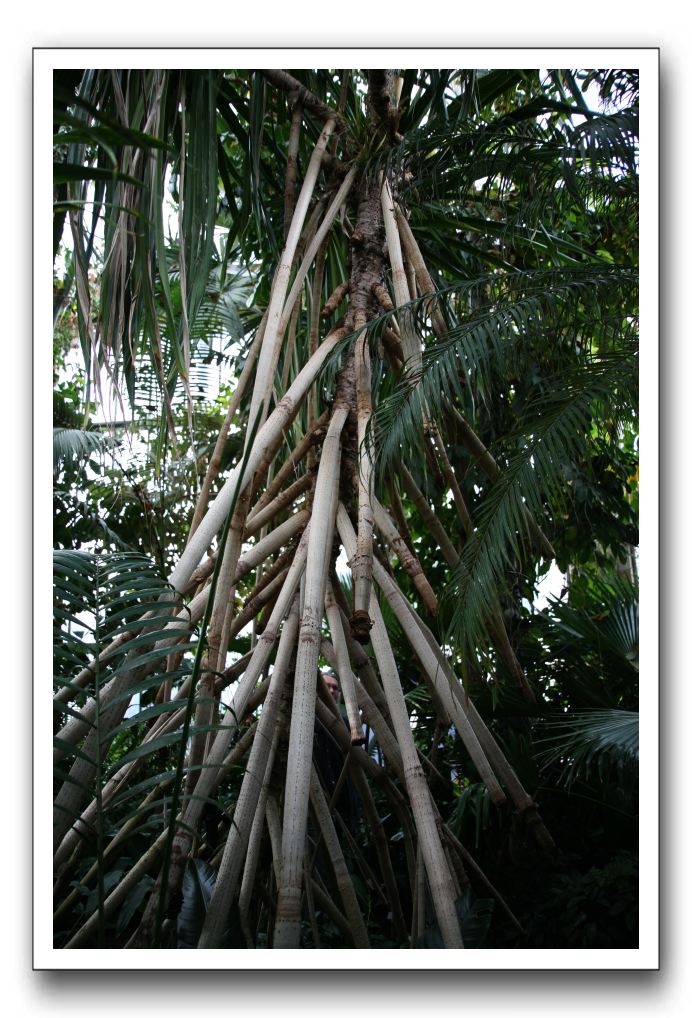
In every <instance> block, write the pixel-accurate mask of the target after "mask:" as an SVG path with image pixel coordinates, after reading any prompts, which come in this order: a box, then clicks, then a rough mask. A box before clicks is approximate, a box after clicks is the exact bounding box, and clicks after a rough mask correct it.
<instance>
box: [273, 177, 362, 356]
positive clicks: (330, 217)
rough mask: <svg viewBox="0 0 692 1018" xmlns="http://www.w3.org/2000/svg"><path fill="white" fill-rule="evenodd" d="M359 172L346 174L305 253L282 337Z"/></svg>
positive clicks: (288, 301) (289, 299)
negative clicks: (310, 272)
mask: <svg viewBox="0 0 692 1018" xmlns="http://www.w3.org/2000/svg"><path fill="white" fill-rule="evenodd" d="M357 172H358V168H357V167H356V166H352V167H351V169H350V170H349V171H348V173H347V174H346V176H345V177H344V179H343V181H342V184H341V187H340V188H339V190H338V191H337V193H336V196H335V198H334V199H333V200H332V202H331V204H330V206H329V208H328V209H327V211H326V212H325V214H324V219H323V220H322V222H321V223H320V226H319V229H318V231H317V233H316V234H315V236H314V237H313V239H312V241H311V242H310V244H309V246H308V249H307V251H306V252H305V257H304V258H303V260H302V262H301V265H300V268H299V269H298V272H297V273H296V278H295V279H294V280H293V284H292V285H291V289H290V291H289V294H288V297H287V298H286V303H285V305H284V308H283V311H282V313H281V321H280V323H279V335H280V336H281V335H283V333H284V331H285V329H286V326H287V325H288V321H289V317H290V315H291V312H292V311H293V306H294V304H295V302H296V301H297V299H298V294H299V293H300V290H301V287H302V285H303V283H304V282H305V277H306V276H307V274H308V271H309V269H310V266H311V265H312V263H313V261H314V260H315V256H316V255H317V253H318V251H319V249H320V247H321V246H322V244H323V242H324V241H325V240H326V238H327V234H328V233H329V231H330V229H331V228H332V224H333V222H334V220H335V219H336V217H337V214H338V212H339V209H340V208H341V206H342V205H343V203H344V201H345V200H346V197H347V196H348V192H349V191H350V190H351V188H352V187H353V182H354V180H355V179H356V174H357Z"/></svg>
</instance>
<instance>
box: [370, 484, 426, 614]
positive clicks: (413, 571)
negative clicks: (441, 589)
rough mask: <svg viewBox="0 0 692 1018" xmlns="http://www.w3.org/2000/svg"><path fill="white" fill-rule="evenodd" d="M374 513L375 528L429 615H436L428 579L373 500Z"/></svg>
mask: <svg viewBox="0 0 692 1018" xmlns="http://www.w3.org/2000/svg"><path fill="white" fill-rule="evenodd" d="M373 508H374V511H375V526H376V527H377V529H378V530H379V532H380V534H381V535H382V538H383V540H384V542H385V544H386V545H387V547H388V548H389V549H390V551H391V552H392V554H394V555H396V557H397V558H398V559H399V562H401V565H402V566H403V568H404V569H405V570H406V572H407V573H408V575H409V576H410V577H411V579H412V581H413V584H414V586H415V588H416V590H417V591H418V593H419V594H420V596H421V598H422V600H423V604H424V605H425V607H426V609H427V610H428V611H429V612H430V614H431V615H437V597H436V596H435V592H434V590H433V589H432V587H431V586H430V584H429V582H428V579H427V577H426V575H425V573H424V572H423V568H422V566H421V564H420V562H419V561H418V558H417V557H416V556H415V555H414V554H413V553H412V552H411V550H410V549H409V547H408V545H407V544H406V542H405V541H404V539H403V538H402V537H401V535H400V534H399V531H398V530H397V528H396V527H395V525H394V523H393V522H392V519H391V517H390V515H389V513H388V512H387V510H386V509H385V508H384V506H383V505H382V503H381V502H380V501H379V499H376V498H374V499H373Z"/></svg>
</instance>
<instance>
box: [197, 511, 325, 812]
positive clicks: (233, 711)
mask: <svg viewBox="0 0 692 1018" xmlns="http://www.w3.org/2000/svg"><path fill="white" fill-rule="evenodd" d="M311 525H312V524H309V525H308V527H306V529H305V533H304V534H303V537H302V538H301V542H300V544H299V545H298V548H297V549H296V553H295V556H294V559H293V562H292V564H291V567H290V569H289V571H288V575H287V576H286V579H285V580H284V584H283V587H282V588H281V593H280V594H279V597H278V599H277V602H276V604H275V606H274V610H273V611H272V613H271V617H270V619H269V622H268V623H267V625H266V627H265V629H264V631H263V633H262V635H261V636H260V638H259V640H258V641H257V645H256V647H255V650H254V652H253V655H252V659H251V661H250V664H249V666H248V669H247V671H246V672H245V674H244V675H243V678H242V679H241V681H240V683H239V684H238V688H237V689H236V691H235V693H234V694H233V698H232V700H231V703H230V705H229V709H228V710H227V711H226V713H225V715H224V718H223V720H222V722H221V725H220V726H219V730H218V732H217V735H216V738H215V739H214V742H213V745H212V747H211V752H210V754H209V756H208V758H207V760H206V761H205V767H204V770H203V771H202V774H201V776H200V778H199V781H198V783H197V789H196V794H197V795H198V796H200V799H199V800H198V799H194V800H192V802H190V804H189V805H188V809H187V810H186V813H185V822H186V823H187V824H188V825H189V826H190V827H191V828H192V829H195V828H196V826H197V821H198V819H199V813H200V811H201V808H202V806H203V802H202V801H201V800H202V799H204V797H205V796H208V795H209V794H210V792H211V791H212V789H213V788H214V787H215V785H216V782H217V781H218V773H217V772H218V769H219V767H220V766H221V763H222V760H223V757H224V754H225V753H226V750H227V748H228V744H229V742H230V741H231V737H232V735H233V733H234V732H235V730H236V728H237V726H238V719H239V718H241V717H242V716H243V713H244V711H245V707H246V705H247V702H248V699H249V697H250V695H251V693H252V690H253V688H254V686H255V684H256V682H257V680H258V679H259V677H260V675H261V674H262V672H263V670H264V668H265V667H266V665H267V663H268V661H269V657H270V655H271V652H272V650H273V649H274V645H275V643H276V640H277V637H278V634H279V626H280V625H281V623H282V622H283V620H284V619H285V617H286V613H287V612H288V609H289V607H290V604H291V601H292V600H293V595H294V594H295V592H296V590H297V588H298V584H299V583H300V578H301V575H302V573H303V570H304V568H305V560H306V554H307V545H308V537H309V533H310V527H311Z"/></svg>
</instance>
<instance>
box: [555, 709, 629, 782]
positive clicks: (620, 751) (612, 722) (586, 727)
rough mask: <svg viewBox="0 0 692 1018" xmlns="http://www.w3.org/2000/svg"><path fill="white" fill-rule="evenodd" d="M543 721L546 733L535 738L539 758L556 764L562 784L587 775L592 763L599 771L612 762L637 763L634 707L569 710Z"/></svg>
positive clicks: (617, 764)
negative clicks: (564, 714) (631, 709)
mask: <svg viewBox="0 0 692 1018" xmlns="http://www.w3.org/2000/svg"><path fill="white" fill-rule="evenodd" d="M543 725H544V728H545V729H546V731H547V732H548V734H547V736H546V737H545V738H541V739H538V740H537V741H536V746H537V748H538V750H539V751H538V754H537V756H538V759H539V761H540V762H541V764H542V766H543V767H544V768H547V767H552V766H555V765H559V766H560V768H561V775H560V778H559V780H560V782H561V783H563V784H565V785H568V786H569V785H571V784H573V782H574V781H576V780H577V778H579V777H586V776H588V773H589V771H590V770H591V768H593V767H594V766H595V767H597V768H598V769H599V772H602V770H603V769H604V768H605V767H606V766H608V765H612V764H615V765H616V766H619V767H623V766H626V765H636V762H637V760H638V759H639V714H638V713H636V712H634V711H625V710H582V711H570V713H569V714H568V715H566V716H565V717H554V718H549V719H546V720H545V721H544V722H543ZM541 747H542V748H541Z"/></svg>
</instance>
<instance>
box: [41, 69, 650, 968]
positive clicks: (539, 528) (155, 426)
mask: <svg viewBox="0 0 692 1018" xmlns="http://www.w3.org/2000/svg"><path fill="white" fill-rule="evenodd" d="M54 97H55V184H54V198H55V202H54V280H53V292H54V343H53V370H54V381H55V385H54V433H53V434H54V482H55V483H54V521H55V525H54V547H55V553H54V607H55V623H54V642H55V669H54V705H55V725H54V761H55V767H54V787H55V815H54V851H55V901H54V907H55V920H54V930H55V944H56V946H58V947H67V948H76V947H86V948H88V947H97V946H105V947H110V948H137V947H140V948H141V947H161V948H170V947H181V948H182V947H188V948H196V947H200V948H204V947H219V946H225V947H235V948H274V947H277V948H280V947H293V948H295V947H302V948H310V949H312V948H320V947H321V948H339V947H352V946H355V947H359V948H367V947H371V948H382V947H397V948H398V947H403V948H408V947H414V948H430V947H442V946H444V947H448V948H455V947H456V948H459V947H462V946H463V947H465V948H479V947H488V948H492V947H510V948H527V947H547V948H574V947H577V948H586V947H597V948H613V947H635V946H637V942H638V915H637V879H638V876H637V830H638V817H637V810H638V789H637V779H638V771H637V760H638V714H637V709H638V699H637V682H638V664H637V660H638V659H637V654H638V610H637V604H638V592H637V569H636V547H637V544H638V527H637V520H638V512H637V509H638V505H637V490H638V470H637V446H638V438H637V434H638V433H637V378H638V366H637V339H638V336H637V315H638V303H637V283H638V275H637V235H638V234H637V201H638V185H637V112H638V81H637V75H636V72H633V71H627V70H579V71H567V70H554V71H541V72H537V71H528V70H523V71H522V70H516V71H509V70H502V71H492V70H485V71H481V70H476V71H468V70H466V71H458V70H457V71H437V70H434V71H433V70H401V71H355V70H354V71H327V70H319V71H293V72H290V73H289V72H285V71H276V70H267V71H257V72H252V73H251V72H245V71H189V70H188V71H127V70H122V71H90V70H86V71H74V72H73V71H59V72H56V76H55V91H54ZM549 571H550V576H551V578H553V577H554V576H555V575H558V576H560V575H562V577H563V579H562V583H560V581H559V580H558V581H557V586H555V584H553V589H552V591H551V592H550V595H549V596H548V597H546V596H545V594H544V593H543V591H544V589H545V587H544V585H543V586H542V584H543V581H544V580H545V578H546V576H547V575H548V573H549ZM324 672H331V673H332V674H335V675H338V677H339V680H340V685H341V703H340V704H339V706H337V705H336V703H335V701H334V699H333V697H332V696H330V693H329V691H328V690H327V688H326V685H325V683H324V680H323V675H322V673H324Z"/></svg>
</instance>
